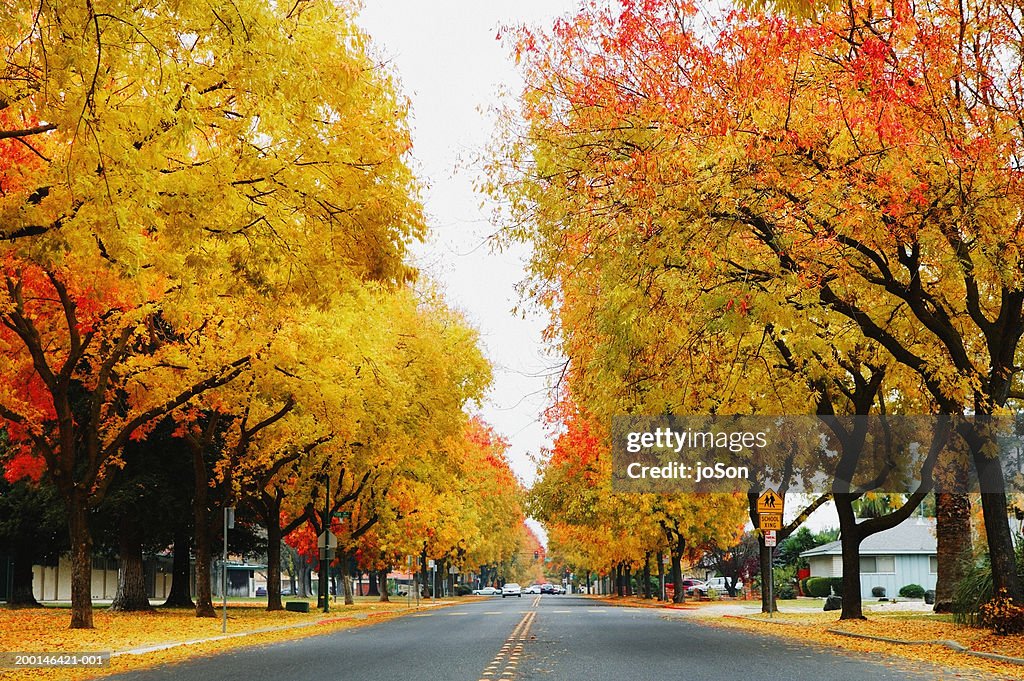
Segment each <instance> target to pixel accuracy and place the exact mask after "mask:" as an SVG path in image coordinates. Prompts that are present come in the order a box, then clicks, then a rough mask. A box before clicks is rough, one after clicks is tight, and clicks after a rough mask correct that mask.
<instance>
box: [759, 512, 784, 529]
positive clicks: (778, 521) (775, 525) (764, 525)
mask: <svg viewBox="0 0 1024 681" xmlns="http://www.w3.org/2000/svg"><path fill="white" fill-rule="evenodd" d="M757 529H759V530H781V529H782V514H781V513H759V514H758V515H757Z"/></svg>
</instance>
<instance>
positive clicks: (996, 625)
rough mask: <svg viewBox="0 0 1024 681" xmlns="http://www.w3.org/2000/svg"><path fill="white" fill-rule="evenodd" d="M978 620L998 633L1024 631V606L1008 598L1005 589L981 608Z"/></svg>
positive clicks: (1018, 632)
mask: <svg viewBox="0 0 1024 681" xmlns="http://www.w3.org/2000/svg"><path fill="white" fill-rule="evenodd" d="M978 620H979V621H980V622H981V624H982V626H985V627H988V628H989V629H991V630H992V631H994V632H995V633H997V634H1020V633H1024V607H1022V606H1020V605H1017V604H1016V603H1014V602H1013V599H1012V598H1008V597H1007V596H1006V592H1005V591H1002V592H1000V594H999V596H998V597H997V598H993V599H992V600H991V601H989V602H988V603H985V604H984V605H982V606H981V608H979V610H978Z"/></svg>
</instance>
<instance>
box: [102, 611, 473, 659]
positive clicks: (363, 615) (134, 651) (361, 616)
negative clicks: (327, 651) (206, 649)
mask: <svg viewBox="0 0 1024 681" xmlns="http://www.w3.org/2000/svg"><path fill="white" fill-rule="evenodd" d="M444 605H458V603H455V602H453V603H430V604H426V603H425V604H423V605H421V606H420V607H419V608H409V609H406V610H390V611H389V610H384V611H380V612H360V613H355V614H353V615H346V616H344V617H332V618H330V619H324V620H316V621H313V622H298V623H296V624H285V625H282V626H278V627H262V628H260V629H249V630H247V631H239V632H236V633H233V634H221V635H219V636H208V637H206V638H197V639H192V640H190V641H175V642H172V643H158V644H156V645H151V646H140V647H138V648H129V649H128V650H115V651H113V652H111V653H110V656H111V657H119V656H122V655H145V654H147V653H156V652H159V651H161V650H169V649H171V648H178V647H180V646H192V645H196V644H198V643H210V642H213V641H225V640H227V639H232V638H241V637H243V636H252V635H253V634H266V633H270V632H275V631H288V630H290V629H306V628H309V627H316V626H321V625H325V624H335V623H338V622H350V621H359V620H367V619H370V618H372V617H383V616H385V615H393V616H395V617H402V616H404V615H406V614H409V613H413V612H416V611H417V610H421V609H423V608H431V607H441V606H444Z"/></svg>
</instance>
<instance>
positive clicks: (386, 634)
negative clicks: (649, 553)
mask: <svg viewBox="0 0 1024 681" xmlns="http://www.w3.org/2000/svg"><path fill="white" fill-rule="evenodd" d="M107 678H108V679H120V680H124V681H128V680H129V679H130V680H131V681H193V680H194V681H215V680H217V681H334V680H344V681H403V680H405V679H409V680H410V681H412V680H416V681H422V680H424V679H429V680H430V681H481V680H485V679H486V680H487V681H541V680H543V681H613V680H614V681H621V680H622V679H629V680H630V681H644V680H650V681H663V680H668V679H671V680H677V679H678V680H684V681H720V680H732V679H754V680H758V681H764V680H769V681H770V680H774V679H785V680H787V681H789V680H792V681H822V680H824V679H827V680H828V681H844V680H846V679H849V680H850V681H864V680H865V679H871V680H872V681H875V680H877V681H888V680H890V679H891V680H893V681H896V680H897V679H901V680H902V679H910V680H918V679H920V680H922V681H923V680H925V679H928V680H935V679H941V678H950V679H952V678H963V677H962V676H957V675H956V674H955V673H953V672H950V671H948V670H944V669H943V668H941V667H937V666H929V665H925V664H921V663H918V662H911V661H908V660H904V659H901V658H892V657H884V656H877V655H867V654H862V653H849V652H847V653H842V652H835V651H831V650H827V649H825V648H822V647H817V646H811V645H804V644H801V643H795V642H792V641H788V640H783V639H781V638H777V637H772V636H758V635H753V634H750V633H747V632H742V631H738V630H734V629H725V628H717V627H713V626H708V625H703V624H700V623H698V622H696V621H694V620H692V619H688V618H685V617H682V616H680V614H679V613H678V612H675V611H666V610H661V609H648V608H626V607H616V606H613V605H607V604H605V603H603V602H598V601H594V600H592V599H587V598H581V597H573V596H558V595H545V596H523V597H522V598H506V599H502V598H500V597H495V598H491V599H489V600H485V601H476V602H467V603H465V604H460V605H457V606H454V607H445V608H433V609H428V610H425V611H422V612H418V613H416V614H413V615H408V616H405V617H401V618H397V619H392V620H388V621H385V622H381V623H379V624H375V625H373V626H365V627H359V628H356V629H349V630H344V631H340V632H337V633H332V634H324V635H319V636H313V637H309V638H305V639H301V640H296V641H287V642H283V643H276V644H273V645H266V646H260V647H251V648H243V649H239V650H236V651H233V652H230V653H225V654H220V655H212V656H209V657H203V658H197V659H194V660H191V661H188V662H183V663H180V664H174V665H167V666H164V667H159V668H155V669H149V670H144V671H139V672H134V673H130V674H122V675H118V676H113V677H107ZM970 678H984V677H981V676H977V675H971V676H970Z"/></svg>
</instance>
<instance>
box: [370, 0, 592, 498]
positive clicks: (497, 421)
mask: <svg viewBox="0 0 1024 681" xmlns="http://www.w3.org/2000/svg"><path fill="white" fill-rule="evenodd" d="M575 5H576V2H575V0H516V1H514V2H510V1H508V0H483V1H480V0H475V1H474V0H436V1H434V2H423V0H419V1H416V0H369V1H368V2H367V3H366V6H365V7H364V9H363V12H362V15H361V17H360V20H359V23H360V25H361V26H362V27H363V28H364V29H365V30H366V31H367V32H368V33H369V34H370V36H371V38H372V39H373V42H374V49H375V52H376V55H375V56H377V57H378V58H382V59H384V60H386V61H388V62H389V63H390V66H391V70H392V72H393V73H395V74H397V76H398V79H399V82H400V85H401V90H402V92H403V94H404V95H405V96H407V97H409V99H410V100H411V102H412V120H411V125H412V133H413V157H414V158H415V163H416V166H417V167H416V171H417V173H418V174H419V176H420V177H421V178H422V179H423V180H424V181H425V182H426V183H427V184H428V189H427V191H426V194H425V197H424V198H425V203H426V208H427V212H428V215H429V219H430V224H431V227H432V229H433V236H432V239H431V241H430V242H429V243H428V244H427V245H425V246H423V247H418V248H417V249H416V254H417V264H418V265H419V266H420V267H421V269H422V270H424V271H425V272H426V273H427V274H428V275H429V276H430V277H431V278H433V279H434V280H436V281H438V282H439V283H440V285H441V287H442V288H443V289H444V291H445V294H446V297H447V299H448V301H449V303H450V304H451V305H453V306H454V307H456V308H458V309H460V310H462V311H463V312H464V313H465V314H466V315H467V316H468V318H469V320H470V322H471V323H472V324H473V325H474V326H475V327H476V328H477V329H479V331H480V333H481V336H482V340H483V344H484V346H485V352H486V353H487V356H488V357H489V358H490V360H491V361H492V362H493V363H494V367H495V375H494V388H493V389H492V391H491V394H490V397H489V399H488V401H487V403H486V404H485V405H483V409H482V410H481V415H482V416H483V418H484V419H486V420H487V421H488V423H490V424H491V425H492V426H494V427H495V429H497V431H498V432H499V433H500V434H501V435H503V436H504V437H505V438H506V439H508V441H509V443H510V445H511V447H510V451H509V460H510V463H511V465H512V468H513V470H514V471H515V472H516V474H517V475H519V477H520V478H521V479H523V480H524V481H525V482H527V483H530V482H532V481H533V479H534V475H535V464H534V463H533V462H532V461H531V458H530V457H531V456H536V454H537V453H538V452H539V451H540V449H541V447H543V446H545V445H547V444H548V442H547V440H546V439H545V431H544V427H543V426H542V424H541V423H540V417H541V411H542V410H543V409H544V407H546V406H547V403H548V395H547V388H548V385H549V380H548V379H547V378H546V376H547V374H549V373H550V372H551V371H552V368H553V367H555V366H556V365H557V364H558V360H557V358H555V357H551V356H547V355H545V351H544V345H543V343H542V341H541V331H542V329H543V327H544V325H545V320H544V319H543V318H542V317H540V316H539V315H536V314H534V315H532V316H529V317H527V318H523V317H522V316H515V315H513V313H512V308H513V307H514V306H515V305H516V304H517V303H518V302H519V297H518V293H517V292H516V290H515V285H516V284H517V283H518V282H520V281H521V280H522V279H523V278H524V276H525V270H524V263H525V261H526V258H527V251H526V250H525V248H520V249H517V250H515V251H513V252H504V253H492V252H491V249H490V248H489V246H488V244H487V243H486V240H487V237H489V236H490V235H491V234H493V233H494V232H495V231H497V227H496V226H494V225H492V224H490V215H491V210H490V209H489V208H487V207H483V208H482V207H481V201H482V200H483V197H482V196H480V195H478V194H476V193H475V192H474V190H473V183H474V173H475V172H476V170H474V169H473V168H472V167H471V166H470V165H469V161H471V160H472V159H473V158H474V157H475V156H477V155H478V154H479V153H480V152H481V151H483V150H484V149H485V147H486V146H487V144H488V143H489V141H490V140H491V138H492V136H493V134H494V129H495V125H494V116H493V107H494V105H495V104H496V102H497V101H498V96H497V93H498V92H499V90H505V91H508V92H512V93H515V92H517V91H518V89H519V87H520V83H521V81H520V79H519V77H518V75H517V73H516V70H515V68H514V65H513V63H512V60H511V59H510V58H509V56H508V52H507V50H506V48H505V47H503V46H502V45H501V44H500V43H499V42H498V40H497V33H498V28H499V26H502V25H515V24H521V23H528V24H537V23H544V24H550V23H551V21H552V20H553V19H554V18H555V17H556V16H559V15H560V14H564V13H566V12H568V11H569V10H571V9H572V8H573V7H574V6H575ZM460 163H461V165H462V167H463V169H462V170H461V171H458V172H457V167H458V166H460Z"/></svg>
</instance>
